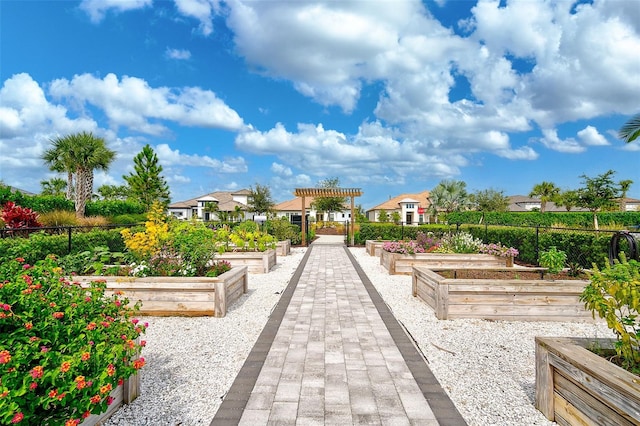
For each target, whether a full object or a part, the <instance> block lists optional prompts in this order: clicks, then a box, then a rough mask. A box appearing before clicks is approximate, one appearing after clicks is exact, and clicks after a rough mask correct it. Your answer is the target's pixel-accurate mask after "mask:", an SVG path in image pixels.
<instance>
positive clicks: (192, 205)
mask: <svg viewBox="0 0 640 426" xmlns="http://www.w3.org/2000/svg"><path fill="white" fill-rule="evenodd" d="M250 194H251V191H249V190H248V189H241V190H239V191H234V192H225V191H216V192H211V193H209V194H205V195H202V196H200V197H198V198H192V199H191V200H186V201H179V202H176V203H173V204H169V207H168V210H169V214H170V215H173V216H175V217H176V218H178V219H191V218H192V217H195V218H198V219H202V220H217V219H218V216H217V214H216V213H213V212H207V211H205V208H206V206H207V204H209V203H216V204H218V211H220V212H227V213H231V212H235V211H236V207H240V210H241V211H242V212H243V218H242V220H245V219H247V218H248V217H247V210H248V207H249V195H250Z"/></svg>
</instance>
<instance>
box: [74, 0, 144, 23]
mask: <svg viewBox="0 0 640 426" xmlns="http://www.w3.org/2000/svg"><path fill="white" fill-rule="evenodd" d="M152 3H153V0H82V1H81V2H80V6H79V7H80V9H81V10H83V11H85V12H86V13H87V14H88V15H89V18H90V19H91V22H93V23H94V24H97V23H99V22H100V21H102V19H104V16H105V15H106V13H107V12H108V11H109V10H113V11H116V12H126V11H129V10H134V9H142V8H143V7H147V6H151V4H152Z"/></svg>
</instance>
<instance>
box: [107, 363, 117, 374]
mask: <svg viewBox="0 0 640 426" xmlns="http://www.w3.org/2000/svg"><path fill="white" fill-rule="evenodd" d="M114 374H116V367H114V365H113V364H109V365H108V366H107V375H108V376H113V375H114Z"/></svg>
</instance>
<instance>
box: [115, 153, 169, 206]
mask: <svg viewBox="0 0 640 426" xmlns="http://www.w3.org/2000/svg"><path fill="white" fill-rule="evenodd" d="M133 163H134V165H133V168H134V170H135V173H130V174H129V175H127V176H123V179H124V180H125V181H126V182H127V184H128V185H129V195H130V196H131V197H133V198H135V199H137V200H139V201H140V202H141V203H142V204H143V205H144V206H146V208H147V210H148V209H149V208H150V207H151V205H152V204H153V203H154V202H155V201H157V202H159V203H160V204H162V205H165V206H166V205H167V204H169V201H170V199H169V185H167V182H166V180H165V179H164V177H163V176H162V175H161V173H162V166H161V165H160V163H159V162H158V156H157V155H156V153H155V152H154V151H153V148H151V146H149V144H147V145H145V146H144V147H143V148H142V151H140V152H139V153H138V155H136V156H135V157H134V158H133Z"/></svg>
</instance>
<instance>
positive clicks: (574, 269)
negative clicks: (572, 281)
mask: <svg viewBox="0 0 640 426" xmlns="http://www.w3.org/2000/svg"><path fill="white" fill-rule="evenodd" d="M567 268H568V269H569V270H568V271H567V273H568V274H569V276H570V277H579V276H580V275H582V274H583V273H584V268H583V267H582V265H580V263H578V262H569V263H567Z"/></svg>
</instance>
